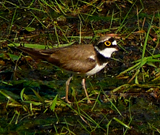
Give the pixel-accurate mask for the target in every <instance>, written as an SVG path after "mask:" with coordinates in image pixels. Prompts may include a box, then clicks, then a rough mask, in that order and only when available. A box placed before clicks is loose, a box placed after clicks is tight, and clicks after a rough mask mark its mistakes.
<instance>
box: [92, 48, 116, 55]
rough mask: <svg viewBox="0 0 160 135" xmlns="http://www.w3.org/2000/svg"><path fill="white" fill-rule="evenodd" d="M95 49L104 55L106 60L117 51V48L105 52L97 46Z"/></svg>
mask: <svg viewBox="0 0 160 135" xmlns="http://www.w3.org/2000/svg"><path fill="white" fill-rule="evenodd" d="M95 49H96V50H97V51H98V52H99V53H100V54H101V55H103V56H104V57H106V58H110V57H111V55H112V53H113V52H115V51H117V49H116V48H105V49H104V50H100V49H98V47H96V46H95Z"/></svg>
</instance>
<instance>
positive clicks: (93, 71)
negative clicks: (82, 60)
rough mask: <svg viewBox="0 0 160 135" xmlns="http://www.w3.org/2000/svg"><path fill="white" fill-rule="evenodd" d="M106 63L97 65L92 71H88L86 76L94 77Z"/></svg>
mask: <svg viewBox="0 0 160 135" xmlns="http://www.w3.org/2000/svg"><path fill="white" fill-rule="evenodd" d="M107 63H108V62H106V63H103V64H102V65H99V64H97V65H96V66H95V67H94V68H93V69H92V70H90V71H88V72H87V73H86V75H94V74H96V73H98V72H99V71H100V70H102V69H103V68H104V67H105V66H106V65H107Z"/></svg>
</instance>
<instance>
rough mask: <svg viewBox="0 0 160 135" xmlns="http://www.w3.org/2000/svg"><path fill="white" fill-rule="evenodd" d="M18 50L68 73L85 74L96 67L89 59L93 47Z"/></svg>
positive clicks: (92, 53) (75, 46) (74, 46)
mask: <svg viewBox="0 0 160 135" xmlns="http://www.w3.org/2000/svg"><path fill="white" fill-rule="evenodd" d="M18 48H19V49H20V50H22V51H24V52H26V53H29V54H30V55H31V56H32V57H33V58H36V59H42V60H45V61H48V62H50V63H52V64H54V65H56V66H59V67H61V68H63V69H65V70H68V71H73V72H79V73H85V72H87V71H89V70H90V69H92V68H93V67H94V66H95V65H96V63H95V60H94V59H91V58H89V57H90V56H94V55H95V50H94V47H93V45H72V46H68V47H63V48H54V49H48V50H37V49H31V48H25V47H18Z"/></svg>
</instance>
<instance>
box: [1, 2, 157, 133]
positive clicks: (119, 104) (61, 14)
mask: <svg viewBox="0 0 160 135" xmlns="http://www.w3.org/2000/svg"><path fill="white" fill-rule="evenodd" d="M159 4H160V1H159V0H155V1H149V0H145V1H143V0H136V1H135V0H109V1H103V0H102V1H98V0H93V1H92V0H90V1H83V0H76V1H73V0H71V1H68V0H53V1H51V0H36V1H35V0H28V1H24V0H17V1H15V0H2V2H0V24H1V27H0V134H4V135H5V134H9V135H12V134H20V135H21V134H22V135H23V134H25V135H32V134H38V135H39V134H57V135H59V134H60V135H61V134H69V135H70V134H71V135H72V134H73V135H82V134H86V135H90V134H95V135H99V134H105V135H112V134H120V135H121V134H124V135H125V134H126V135H132V134H134V135H135V134H159V133H160V117H159V112H160V109H159V105H160V104H159V97H160V95H159V94H160V92H159V88H160V83H159V79H160V72H159V71H160V68H159V62H160V47H159V33H160V30H159V28H160V13H159V9H160V8H159ZM108 33H111V34H117V35H118V36H117V40H118V45H119V46H120V48H121V49H120V50H119V52H118V53H116V54H115V55H114V58H113V59H112V60H111V61H110V62H109V65H108V67H107V68H106V69H105V70H104V71H103V72H101V73H99V74H97V75H95V76H93V77H90V78H88V80H87V90H88V93H89V96H90V98H91V100H92V101H93V103H92V104H87V103H86V98H85V94H84V92H83V90H82V88H81V84H80V81H81V77H79V76H77V77H75V78H74V79H73V80H72V84H71V87H70V89H71V90H70V94H69V95H70V96H69V99H70V100H71V101H73V103H72V104H67V103H66V102H65V101H64V99H62V97H64V96H65V81H66V80H67V78H68V76H69V74H68V73H66V72H64V71H63V70H61V69H59V68H58V67H54V66H53V65H51V64H49V63H47V62H43V61H42V62H40V61H34V60H33V59H32V58H31V57H30V56H27V55H25V54H23V53H22V52H21V51H19V50H18V49H17V48H16V47H17V46H19V45H24V46H26V47H31V48H38V49H45V48H52V47H63V46H68V45H72V44H77V43H78V44H89V43H95V42H96V40H97V39H98V38H99V37H100V36H102V35H105V34H108Z"/></svg>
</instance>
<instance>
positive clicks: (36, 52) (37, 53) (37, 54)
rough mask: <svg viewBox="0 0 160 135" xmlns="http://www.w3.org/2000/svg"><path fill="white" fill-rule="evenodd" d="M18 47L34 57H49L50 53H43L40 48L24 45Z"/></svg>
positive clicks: (43, 58)
mask: <svg viewBox="0 0 160 135" xmlns="http://www.w3.org/2000/svg"><path fill="white" fill-rule="evenodd" d="M18 49H19V50H21V51H23V52H24V53H27V54H29V55H30V56H31V57H33V58H34V59H42V60H46V59H47V58H48V57H49V55H48V54H45V53H42V52H41V51H40V50H38V49H33V48H27V47H23V46H19V47H18Z"/></svg>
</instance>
